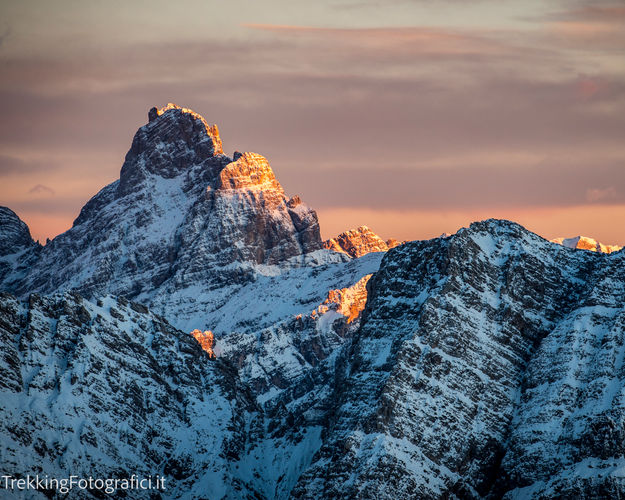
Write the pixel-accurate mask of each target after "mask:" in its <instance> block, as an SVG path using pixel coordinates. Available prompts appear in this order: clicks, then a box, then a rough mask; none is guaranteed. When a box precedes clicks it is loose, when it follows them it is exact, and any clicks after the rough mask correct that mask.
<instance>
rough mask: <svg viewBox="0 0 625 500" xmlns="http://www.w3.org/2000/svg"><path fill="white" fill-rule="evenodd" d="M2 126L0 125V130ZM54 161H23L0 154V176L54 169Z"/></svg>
mask: <svg viewBox="0 0 625 500" xmlns="http://www.w3.org/2000/svg"><path fill="white" fill-rule="evenodd" d="M1 128H2V126H1V125H0V129H1ZM56 166H57V165H56V163H55V162H54V161H42V160H37V159H28V160H24V159H23V158H20V157H17V156H12V155H5V154H1V153H0V175H11V174H27V173H31V172H38V171H39V172H40V171H45V170H51V169H54V168H56Z"/></svg>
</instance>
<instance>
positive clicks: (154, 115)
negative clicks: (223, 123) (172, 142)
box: [148, 102, 223, 154]
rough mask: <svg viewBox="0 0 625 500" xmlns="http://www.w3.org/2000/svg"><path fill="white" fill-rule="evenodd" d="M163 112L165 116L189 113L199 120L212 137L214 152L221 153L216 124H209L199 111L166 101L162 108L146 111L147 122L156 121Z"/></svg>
mask: <svg viewBox="0 0 625 500" xmlns="http://www.w3.org/2000/svg"><path fill="white" fill-rule="evenodd" d="M165 114H167V117H177V116H178V115H189V116H190V117H191V118H192V119H193V120H196V121H199V122H201V123H202V125H204V128H205V129H206V133H207V134H208V135H209V136H210V137H211V138H212V139H213V141H214V143H215V154H220V153H223V148H222V144H221V138H220V137H219V128H218V127H217V124H213V125H209V124H208V122H207V121H206V119H205V118H204V117H203V116H202V115H200V114H199V113H196V112H195V111H193V110H192V109H189V108H183V107H181V106H178V105H177V104H174V103H173V102H169V103H167V106H165V107H164V108H160V109H159V108H157V107H153V108H151V109H150V111H148V122H149V123H151V122H153V121H156V120H157V119H158V118H159V117H160V116H163V115H165Z"/></svg>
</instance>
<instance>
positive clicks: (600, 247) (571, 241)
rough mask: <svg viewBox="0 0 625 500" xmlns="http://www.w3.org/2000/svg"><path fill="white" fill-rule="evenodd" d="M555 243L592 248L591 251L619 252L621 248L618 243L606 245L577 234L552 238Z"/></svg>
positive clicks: (568, 246)
mask: <svg viewBox="0 0 625 500" xmlns="http://www.w3.org/2000/svg"><path fill="white" fill-rule="evenodd" d="M551 241H552V242H554V243H558V244H559V245H563V246H565V247H567V248H580V249H582V250H590V251H591V252H601V253H612V252H618V251H619V250H620V249H621V248H623V247H619V246H618V245H604V244H603V243H599V242H598V241H596V240H593V239H592V238H588V237H587V236H575V237H574V238H555V239H553V240H551Z"/></svg>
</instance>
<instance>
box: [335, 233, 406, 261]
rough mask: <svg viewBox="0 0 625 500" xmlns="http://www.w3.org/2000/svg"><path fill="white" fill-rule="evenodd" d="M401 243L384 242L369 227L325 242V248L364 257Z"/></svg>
mask: <svg viewBox="0 0 625 500" xmlns="http://www.w3.org/2000/svg"><path fill="white" fill-rule="evenodd" d="M400 244H401V243H400V242H398V241H397V240H395V239H390V240H388V241H384V240H383V239H382V238H380V237H379V236H378V235H377V234H375V233H374V232H373V231H372V230H371V229H369V228H368V227H367V226H360V227H359V228H357V229H352V230H350V231H345V232H344V233H341V234H339V235H338V236H337V237H336V238H331V239H329V240H327V241H324V242H323V248H327V249H328V250H333V251H335V252H341V253H344V254H347V255H349V256H350V257H353V258H357V257H362V256H363V255H366V254H368V253H370V252H386V251H387V250H389V249H390V248H395V247H396V246H398V245H400Z"/></svg>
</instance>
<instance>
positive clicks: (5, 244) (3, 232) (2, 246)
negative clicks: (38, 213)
mask: <svg viewBox="0 0 625 500" xmlns="http://www.w3.org/2000/svg"><path fill="white" fill-rule="evenodd" d="M35 244H36V243H35V242H34V241H33V239H32V237H31V236H30V230H29V229H28V226H27V225H26V223H25V222H24V221H22V220H21V219H20V218H19V217H18V216H17V214H16V213H15V212H14V211H13V210H11V209H10V208H7V207H0V256H4V255H9V254H12V253H15V252H17V251H19V250H21V249H23V248H26V247H30V246H33V245H35Z"/></svg>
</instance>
